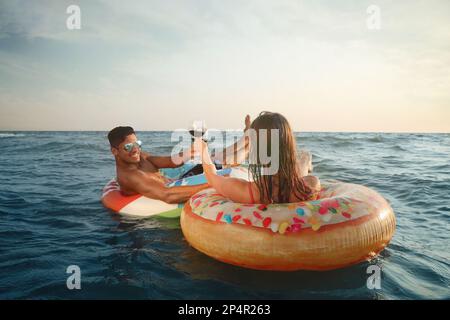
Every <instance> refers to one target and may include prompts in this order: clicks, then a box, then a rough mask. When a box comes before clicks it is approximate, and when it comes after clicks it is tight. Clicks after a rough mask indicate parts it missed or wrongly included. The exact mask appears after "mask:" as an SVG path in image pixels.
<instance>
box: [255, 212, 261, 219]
mask: <svg viewBox="0 0 450 320" xmlns="http://www.w3.org/2000/svg"><path fill="white" fill-rule="evenodd" d="M253 215H254V216H255V217H256V218H258V219H262V217H261V215H260V214H259V213H258V212H257V211H253Z"/></svg>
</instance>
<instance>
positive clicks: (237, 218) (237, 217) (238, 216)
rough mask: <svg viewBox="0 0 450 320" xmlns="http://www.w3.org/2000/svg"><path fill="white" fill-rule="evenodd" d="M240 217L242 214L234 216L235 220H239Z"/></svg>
mask: <svg viewBox="0 0 450 320" xmlns="http://www.w3.org/2000/svg"><path fill="white" fill-rule="evenodd" d="M240 218H241V216H240V215H239V214H238V215H237V216H234V217H233V222H237V221H239V219H240Z"/></svg>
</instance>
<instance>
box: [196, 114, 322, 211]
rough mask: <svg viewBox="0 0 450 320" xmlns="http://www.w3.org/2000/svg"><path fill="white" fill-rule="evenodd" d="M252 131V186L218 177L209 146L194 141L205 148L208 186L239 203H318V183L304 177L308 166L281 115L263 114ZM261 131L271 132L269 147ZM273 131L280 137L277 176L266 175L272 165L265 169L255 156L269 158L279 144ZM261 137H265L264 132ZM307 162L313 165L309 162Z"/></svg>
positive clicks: (272, 174) (229, 178) (197, 145)
mask: <svg viewBox="0 0 450 320" xmlns="http://www.w3.org/2000/svg"><path fill="white" fill-rule="evenodd" d="M250 129H253V130H254V131H253V133H255V134H253V135H248V133H249V131H250V130H247V131H246V133H245V134H246V135H247V136H250V137H249V139H250V144H249V145H250V159H251V160H250V164H249V171H250V173H251V175H252V177H253V182H248V181H245V180H242V179H237V178H231V177H223V176H218V175H217V174H216V168H215V166H214V165H213V164H212V162H211V158H210V155H209V152H208V147H207V144H206V143H205V142H204V141H202V140H201V139H197V140H196V141H195V143H196V147H197V148H199V147H200V148H202V149H201V150H202V151H201V152H202V158H203V170H204V172H205V175H206V178H207V180H208V183H209V185H210V186H211V187H213V188H214V189H216V190H217V192H219V193H220V194H222V195H224V196H225V197H227V198H229V199H230V200H232V201H234V202H237V203H263V204H270V203H289V202H299V201H306V200H313V199H315V198H316V197H317V195H318V193H319V191H320V182H319V179H318V178H317V177H314V176H303V175H304V174H305V172H307V171H308V168H306V166H307V163H305V162H303V163H300V162H299V161H298V158H297V150H296V146H295V137H294V135H293V133H292V130H291V127H290V125H289V123H288V121H287V120H286V118H285V117H283V116H282V115H281V114H279V113H272V112H262V113H261V114H260V115H259V116H258V117H257V118H256V119H255V120H254V121H253V122H252V124H251V126H250ZM262 129H266V130H267V131H268V134H267V143H264V141H263V140H260V139H261V135H260V131H261V130H262ZM273 129H277V130H278V133H279V135H278V145H279V148H278V151H279V157H278V158H279V161H278V162H279V166H278V170H276V172H273V173H269V174H263V173H264V171H267V169H270V168H269V165H264V164H263V163H262V162H261V161H260V159H259V157H258V156H256V155H260V154H261V152H260V151H262V153H263V154H269V152H268V150H271V146H272V143H273V142H277V141H271V134H270V131H269V130H273ZM261 133H262V134H265V131H261ZM260 149H262V150H260ZM264 152H265V153H264ZM253 159H254V160H253ZM304 159H306V160H307V161H309V162H310V159H307V158H304ZM270 165H273V163H271V164H270Z"/></svg>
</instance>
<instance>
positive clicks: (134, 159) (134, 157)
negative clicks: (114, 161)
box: [111, 134, 141, 163]
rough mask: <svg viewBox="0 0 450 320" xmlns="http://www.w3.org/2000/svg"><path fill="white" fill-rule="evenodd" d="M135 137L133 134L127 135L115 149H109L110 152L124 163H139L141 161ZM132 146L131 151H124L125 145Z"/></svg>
mask: <svg viewBox="0 0 450 320" xmlns="http://www.w3.org/2000/svg"><path fill="white" fill-rule="evenodd" d="M137 140H138V139H137V137H136V135H135V134H130V135H128V136H127V137H126V138H125V140H124V141H122V143H121V144H119V145H118V146H117V148H114V147H113V148H111V152H112V153H113V154H114V155H115V156H116V157H118V158H120V159H121V160H122V161H124V162H126V163H139V161H140V160H141V149H140V148H139V147H138V145H137ZM129 143H131V144H133V143H134V145H133V147H132V149H131V151H126V150H125V145H126V144H129Z"/></svg>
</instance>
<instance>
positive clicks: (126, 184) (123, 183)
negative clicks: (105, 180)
mask: <svg viewBox="0 0 450 320" xmlns="http://www.w3.org/2000/svg"><path fill="white" fill-rule="evenodd" d="M146 178H147V177H146V175H145V172H143V171H142V170H139V169H133V170H118V172H117V182H118V183H119V185H120V189H121V190H122V192H124V193H126V194H133V193H138V191H137V190H136V186H137V185H138V184H140V183H142V182H143V181H144V180H145V179H146Z"/></svg>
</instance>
